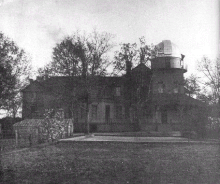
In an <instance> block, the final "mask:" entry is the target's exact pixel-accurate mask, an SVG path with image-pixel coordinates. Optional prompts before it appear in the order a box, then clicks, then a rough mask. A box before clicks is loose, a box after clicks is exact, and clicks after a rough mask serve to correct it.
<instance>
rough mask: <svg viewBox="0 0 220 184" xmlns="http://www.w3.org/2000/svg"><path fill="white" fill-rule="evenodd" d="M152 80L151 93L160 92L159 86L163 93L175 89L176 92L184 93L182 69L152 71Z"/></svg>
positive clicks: (172, 91) (171, 91)
mask: <svg viewBox="0 0 220 184" xmlns="http://www.w3.org/2000/svg"><path fill="white" fill-rule="evenodd" d="M152 81H153V82H152V88H153V93H160V89H159V88H163V93H175V92H176V91H175V89H178V93H182V94H183V93H184V87H183V81H184V78H183V71H182V70H179V69H170V70H163V71H154V72H153V76H152Z"/></svg>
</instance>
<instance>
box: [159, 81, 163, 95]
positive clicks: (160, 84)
mask: <svg viewBox="0 0 220 184" xmlns="http://www.w3.org/2000/svg"><path fill="white" fill-rule="evenodd" d="M164 89H165V84H164V83H163V81H160V82H158V93H164Z"/></svg>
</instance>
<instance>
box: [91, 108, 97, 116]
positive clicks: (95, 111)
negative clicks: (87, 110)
mask: <svg viewBox="0 0 220 184" xmlns="http://www.w3.org/2000/svg"><path fill="white" fill-rule="evenodd" d="M92 119H97V105H92Z"/></svg>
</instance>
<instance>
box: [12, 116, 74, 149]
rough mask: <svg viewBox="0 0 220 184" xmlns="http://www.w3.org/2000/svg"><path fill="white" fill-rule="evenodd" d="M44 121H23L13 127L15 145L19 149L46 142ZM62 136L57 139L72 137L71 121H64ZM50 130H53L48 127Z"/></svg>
mask: <svg viewBox="0 0 220 184" xmlns="http://www.w3.org/2000/svg"><path fill="white" fill-rule="evenodd" d="M44 121H45V120H44V119H25V120H23V121H20V122H18V123H16V124H14V125H13V127H14V131H15V139H16V144H17V146H19V147H24V146H28V145H33V144H38V143H42V142H45V141H46V136H45V135H46V134H47V128H48V127H47V128H46V127H45V122H44ZM62 124H63V125H64V127H63V131H62V135H60V137H59V138H66V137H70V136H72V135H73V130H74V127H73V119H64V120H63V122H62ZM50 128H54V127H53V126H50Z"/></svg>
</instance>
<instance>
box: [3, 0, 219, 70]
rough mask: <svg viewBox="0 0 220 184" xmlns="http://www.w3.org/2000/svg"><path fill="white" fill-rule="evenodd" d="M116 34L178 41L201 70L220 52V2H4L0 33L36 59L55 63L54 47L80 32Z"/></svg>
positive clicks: (191, 65) (119, 38)
mask: <svg viewBox="0 0 220 184" xmlns="http://www.w3.org/2000/svg"><path fill="white" fill-rule="evenodd" d="M94 28H95V29H96V30H97V31H99V32H102V31H105V32H108V33H112V34H114V35H115V42H116V43H134V42H138V39H139V38H140V37H142V36H145V39H146V42H147V44H151V43H153V44H158V43H159V42H161V41H162V40H171V41H172V42H173V43H175V44H176V45H177V46H178V47H179V49H180V51H181V53H182V54H184V55H185V56H186V57H185V62H186V63H187V65H188V73H189V74H190V73H195V72H196V66H197V64H196V63H197V61H198V60H200V59H201V58H202V56H203V55H205V56H208V57H209V58H211V59H215V58H216V57H217V56H218V53H219V45H220V39H219V0H80V1H79V0H43V1H41V0H40V1H39V0H0V31H2V32H3V33H4V34H5V35H6V36H8V37H9V38H11V39H13V40H14V41H15V42H16V43H17V44H18V46H20V47H21V48H23V49H24V50H25V51H26V52H28V53H29V54H30V55H31V57H32V65H33V67H34V68H38V67H42V66H44V65H45V64H46V63H49V62H50V61H51V56H52V48H53V47H54V46H55V44H56V43H59V42H60V41H61V40H62V39H63V38H64V37H65V36H67V35H71V34H72V33H73V32H74V31H76V30H81V31H86V32H87V33H90V32H91V31H92V30H93V29H94Z"/></svg>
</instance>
